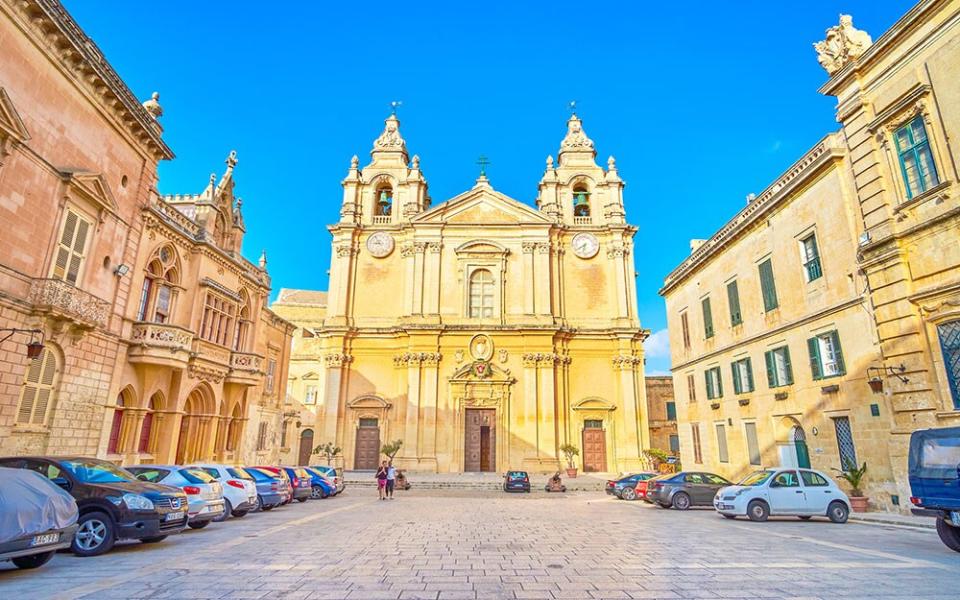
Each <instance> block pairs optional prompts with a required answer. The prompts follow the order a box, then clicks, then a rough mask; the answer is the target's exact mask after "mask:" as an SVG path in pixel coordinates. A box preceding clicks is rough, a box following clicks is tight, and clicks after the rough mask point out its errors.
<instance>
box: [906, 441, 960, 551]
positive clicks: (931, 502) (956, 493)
mask: <svg viewBox="0 0 960 600" xmlns="http://www.w3.org/2000/svg"><path fill="white" fill-rule="evenodd" d="M908 468H909V472H908V476H909V479H910V493H911V496H910V503H911V504H913V505H914V508H912V509H911V511H912V512H913V514H915V515H920V516H928V517H934V518H935V519H936V520H937V534H938V535H939V536H940V541H942V542H943V543H944V544H945V545H946V546H947V548H950V549H951V550H955V551H957V552H960V427H946V428H943V429H921V430H919V431H914V432H913V434H912V435H911V436H910V457H909V461H908Z"/></svg>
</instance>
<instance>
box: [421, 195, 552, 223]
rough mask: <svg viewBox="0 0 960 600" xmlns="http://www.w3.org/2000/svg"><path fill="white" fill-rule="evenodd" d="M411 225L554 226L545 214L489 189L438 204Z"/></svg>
mask: <svg viewBox="0 0 960 600" xmlns="http://www.w3.org/2000/svg"><path fill="white" fill-rule="evenodd" d="M412 222H413V223H450V224H463V225H488V224H519V223H524V224H535V223H540V224H550V223H552V221H550V219H548V218H547V217H546V216H544V215H543V214H542V213H540V212H538V211H536V210H534V209H533V208H531V207H529V206H527V205H526V204H524V203H522V202H520V201H518V200H514V199H513V198H511V197H509V196H507V195H505V194H501V193H500V192H498V191H496V190H494V189H492V188H490V187H487V186H478V187H475V188H473V189H472V190H469V191H467V192H464V193H462V194H460V195H458V196H455V197H453V198H451V199H450V200H448V201H446V202H444V203H442V204H438V205H437V206H434V207H433V208H431V209H430V210H428V211H426V212H424V213H421V214H419V215H417V216H416V217H414V218H413V220H412Z"/></svg>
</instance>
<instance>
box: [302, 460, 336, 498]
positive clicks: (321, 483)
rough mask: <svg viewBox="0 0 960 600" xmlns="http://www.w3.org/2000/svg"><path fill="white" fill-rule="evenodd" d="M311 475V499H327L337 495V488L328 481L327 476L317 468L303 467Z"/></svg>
mask: <svg viewBox="0 0 960 600" xmlns="http://www.w3.org/2000/svg"><path fill="white" fill-rule="evenodd" d="M303 468H304V470H306V472H307V473H308V474H309V475H310V485H311V487H310V497H311V498H313V499H318V498H327V497H329V496H336V495H337V487H336V486H335V485H333V484H332V483H331V482H330V481H329V480H327V477H326V474H324V472H323V471H321V470H319V469H317V468H316V467H303Z"/></svg>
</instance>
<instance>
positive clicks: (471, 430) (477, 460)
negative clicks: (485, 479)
mask: <svg viewBox="0 0 960 600" xmlns="http://www.w3.org/2000/svg"><path fill="white" fill-rule="evenodd" d="M463 436H464V439H463V470H464V471H467V472H480V473H492V472H494V471H496V466H497V411H496V410H495V409H491V408H469V409H467V410H466V416H465V420H464V428H463Z"/></svg>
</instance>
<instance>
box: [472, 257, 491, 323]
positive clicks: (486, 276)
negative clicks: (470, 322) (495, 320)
mask: <svg viewBox="0 0 960 600" xmlns="http://www.w3.org/2000/svg"><path fill="white" fill-rule="evenodd" d="M492 316H493V274H492V273H490V271H488V270H487V269H477V270H476V271H474V272H473V273H472V274H471V275H470V318H472V319H485V318H489V317H492Z"/></svg>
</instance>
